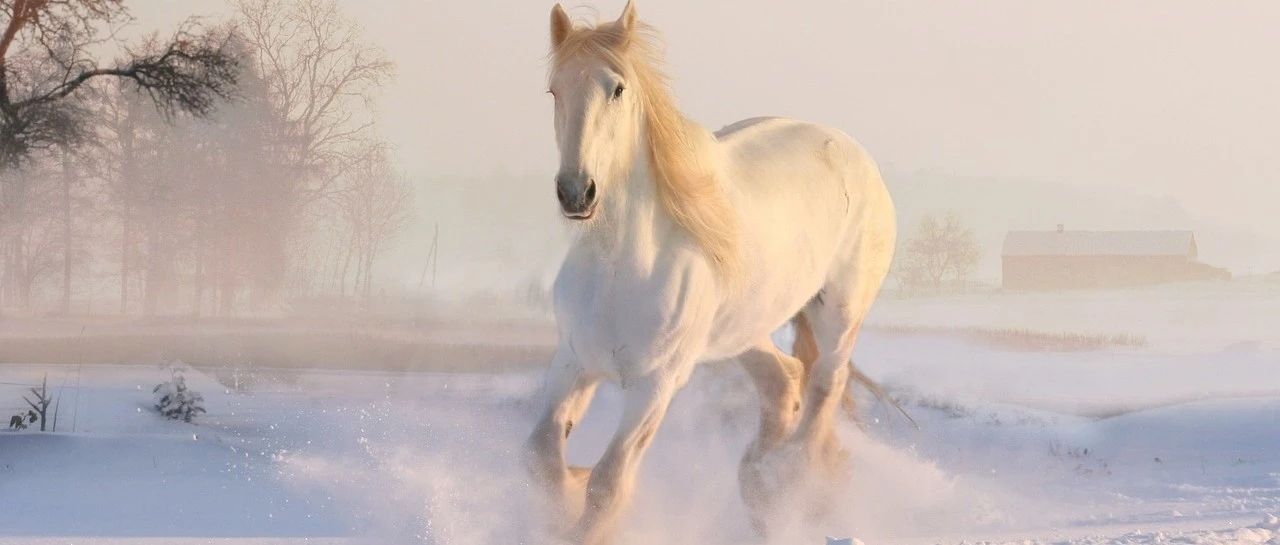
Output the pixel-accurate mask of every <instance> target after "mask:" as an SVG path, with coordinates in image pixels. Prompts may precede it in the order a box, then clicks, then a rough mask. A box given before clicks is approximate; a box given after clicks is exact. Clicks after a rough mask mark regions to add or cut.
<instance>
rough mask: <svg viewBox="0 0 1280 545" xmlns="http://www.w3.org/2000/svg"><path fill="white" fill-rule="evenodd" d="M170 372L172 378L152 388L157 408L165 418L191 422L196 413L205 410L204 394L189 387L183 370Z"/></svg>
mask: <svg viewBox="0 0 1280 545" xmlns="http://www.w3.org/2000/svg"><path fill="white" fill-rule="evenodd" d="M170 373H171V375H172V378H170V379H169V380H167V381H164V382H161V383H160V384H157V385H156V387H155V388H153V389H152V390H151V392H152V393H153V394H155V407H156V410H157V411H159V412H160V414H161V415H164V417H165V418H170V419H173V420H182V421H183V422H190V421H191V419H192V418H194V417H195V415H196V414H199V413H203V412H205V410H204V396H202V395H200V392H197V391H195V390H192V389H190V388H188V387H187V377H186V376H184V375H183V373H182V371H181V370H178V369H171V370H170Z"/></svg>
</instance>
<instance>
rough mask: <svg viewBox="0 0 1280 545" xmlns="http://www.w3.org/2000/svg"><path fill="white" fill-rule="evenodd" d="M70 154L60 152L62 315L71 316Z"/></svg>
mask: <svg viewBox="0 0 1280 545" xmlns="http://www.w3.org/2000/svg"><path fill="white" fill-rule="evenodd" d="M73 181H74V176H73V173H72V170H71V152H70V151H68V150H66V149H63V150H62V314H63V315H68V314H71V253H72V252H71V184H72V183H73Z"/></svg>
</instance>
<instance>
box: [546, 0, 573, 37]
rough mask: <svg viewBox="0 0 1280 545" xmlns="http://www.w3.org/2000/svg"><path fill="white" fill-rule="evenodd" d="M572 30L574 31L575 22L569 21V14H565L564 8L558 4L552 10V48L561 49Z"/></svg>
mask: <svg viewBox="0 0 1280 545" xmlns="http://www.w3.org/2000/svg"><path fill="white" fill-rule="evenodd" d="M571 30H573V21H571V20H569V14H568V13H565V12H564V8H562V7H560V4H559V3H557V4H556V5H555V7H553V8H551V46H552V47H560V44H561V43H564V39H565V38H567V37H568V36H569V31H571Z"/></svg>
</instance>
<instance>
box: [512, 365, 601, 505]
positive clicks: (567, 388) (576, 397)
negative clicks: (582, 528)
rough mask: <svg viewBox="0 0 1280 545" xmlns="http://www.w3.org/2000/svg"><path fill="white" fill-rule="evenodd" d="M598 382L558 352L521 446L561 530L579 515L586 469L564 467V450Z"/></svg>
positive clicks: (526, 463)
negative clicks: (538, 411)
mask: <svg viewBox="0 0 1280 545" xmlns="http://www.w3.org/2000/svg"><path fill="white" fill-rule="evenodd" d="M597 383H598V381H597V380H596V379H595V378H594V377H589V376H587V375H586V374H585V373H584V372H583V371H582V368H581V367H580V366H579V365H577V364H576V363H575V362H572V361H569V359H568V358H567V357H565V356H563V355H562V354H560V353H558V354H557V355H556V358H555V360H554V361H553V362H552V365H551V368H550V369H548V371H547V383H546V398H547V399H546V403H547V405H546V408H545V409H544V410H543V413H542V417H541V418H540V419H539V420H538V423H537V425H535V426H534V429H533V433H532V434H530V435H529V440H528V441H527V442H526V444H525V465H526V467H527V468H528V470H529V473H530V476H531V477H532V478H533V480H534V481H535V482H536V483H537V484H538V485H540V486H541V488H542V490H543V491H544V492H545V493H546V494H547V496H548V498H547V499H548V500H549V501H550V504H551V508H552V510H553V511H554V513H553V517H554V518H555V519H557V520H556V521H555V525H556V526H559V527H561V528H563V527H565V526H567V524H568V523H569V521H572V520H574V519H576V518H577V517H578V516H579V514H580V513H581V512H582V502H583V495H584V491H585V488H586V477H587V475H589V474H590V470H589V469H584V468H569V467H567V466H566V465H565V459H564V449H565V444H566V443H567V442H568V439H569V432H570V431H572V430H573V425H574V424H575V423H576V422H578V421H579V420H581V419H582V415H583V413H585V412H586V410H587V406H588V405H590V404H591V397H592V395H593V394H594V393H595V389H596V385H597Z"/></svg>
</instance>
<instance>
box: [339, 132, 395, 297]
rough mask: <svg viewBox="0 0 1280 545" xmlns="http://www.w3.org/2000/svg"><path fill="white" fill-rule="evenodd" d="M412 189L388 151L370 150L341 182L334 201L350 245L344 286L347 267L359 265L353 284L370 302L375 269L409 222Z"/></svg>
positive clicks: (345, 259) (345, 261) (346, 255)
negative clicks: (376, 264) (391, 160)
mask: <svg viewBox="0 0 1280 545" xmlns="http://www.w3.org/2000/svg"><path fill="white" fill-rule="evenodd" d="M412 197H413V191H412V188H411V187H410V186H409V184H408V182H407V181H406V180H405V179H404V177H403V176H401V175H400V174H399V173H397V172H396V171H395V169H394V168H392V166H391V164H390V161H389V160H388V158H387V155H386V152H385V150H383V149H381V147H378V148H374V149H371V150H370V151H369V152H368V153H367V154H366V156H365V157H364V158H363V160H361V161H360V162H359V163H357V164H356V166H355V167H354V168H352V169H350V170H349V171H348V173H347V175H346V176H344V177H343V180H342V188H341V190H339V191H338V192H337V193H336V195H335V199H334V201H335V202H336V203H337V205H338V209H339V210H340V211H341V212H342V218H343V220H344V222H345V224H346V229H347V232H348V235H349V236H348V238H347V240H348V241H349V245H348V248H347V250H346V251H345V252H344V253H343V255H344V258H343V265H342V268H341V270H342V273H341V274H342V275H343V279H342V281H343V284H345V276H346V275H347V271H348V265H349V264H350V262H351V261H352V259H354V261H355V263H356V271H355V279H354V284H355V288H356V290H358V292H359V293H360V295H361V297H363V298H364V300H365V302H366V303H368V302H369V300H370V298H371V296H372V293H371V286H372V279H373V266H374V263H375V262H376V261H377V259H378V257H379V256H381V255H382V254H383V252H385V250H386V249H387V244H388V243H389V242H390V241H392V240H393V239H394V238H395V236H396V235H397V234H398V233H399V232H400V230H401V229H403V228H404V225H405V223H406V222H407V221H408V219H409V213H410V207H411V206H412V204H413V203H412V202H411V199H412Z"/></svg>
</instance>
